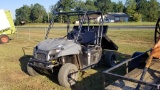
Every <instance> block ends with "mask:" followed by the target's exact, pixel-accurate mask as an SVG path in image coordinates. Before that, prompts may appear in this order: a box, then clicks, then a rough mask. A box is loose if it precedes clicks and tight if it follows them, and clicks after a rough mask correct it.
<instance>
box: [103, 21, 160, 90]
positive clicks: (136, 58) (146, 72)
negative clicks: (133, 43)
mask: <svg viewBox="0 0 160 90" xmlns="http://www.w3.org/2000/svg"><path fill="white" fill-rule="evenodd" d="M159 22H160V18H159V19H158V20H157V23H156V27H155V35H154V41H155V45H154V47H153V48H151V49H149V50H147V51H146V52H135V53H134V54H133V55H132V58H130V59H128V60H125V61H123V62H121V63H119V64H117V65H116V66H114V67H112V68H110V69H108V70H105V71H103V75H104V79H105V76H106V75H107V76H111V77H114V78H117V79H118V80H116V81H115V82H113V83H112V84H110V85H108V86H105V81H104V89H105V90H159V89H160V25H159ZM141 61H143V62H141ZM142 63H143V64H144V65H143V64H142ZM122 65H125V66H126V73H127V74H126V75H119V74H116V73H114V72H112V71H113V70H116V69H117V68H119V67H121V66H122Z"/></svg>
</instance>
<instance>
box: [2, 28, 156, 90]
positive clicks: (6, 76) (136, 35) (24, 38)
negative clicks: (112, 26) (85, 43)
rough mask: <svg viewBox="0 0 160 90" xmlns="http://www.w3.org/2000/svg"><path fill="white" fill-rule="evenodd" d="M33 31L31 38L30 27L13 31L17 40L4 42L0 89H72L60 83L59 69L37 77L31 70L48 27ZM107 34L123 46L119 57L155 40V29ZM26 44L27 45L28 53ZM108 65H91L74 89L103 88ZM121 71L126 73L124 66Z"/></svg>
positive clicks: (56, 34)
mask: <svg viewBox="0 0 160 90" xmlns="http://www.w3.org/2000/svg"><path fill="white" fill-rule="evenodd" d="M30 33H31V34H30V40H29V39H28V30H27V29H25V28H22V30H20V29H19V30H18V35H16V34H15V35H11V38H12V39H13V40H11V41H10V42H9V43H7V44H1V45H0V51H1V53H0V90H70V88H64V87H61V86H59V84H58V80H57V73H54V74H53V75H51V76H46V75H41V76H36V77H31V76H29V75H28V74H27V72H26V64H27V62H28V60H29V58H30V57H32V51H33V47H34V46H35V45H37V43H38V42H39V41H41V40H44V36H45V32H44V29H41V30H40V29H38V30H37V29H31V31H30ZM65 34H66V31H64V30H55V31H53V30H52V31H51V33H50V35H49V37H53V38H54V37H60V36H64V35H65ZM107 35H108V36H109V37H110V38H111V39H112V40H113V41H114V42H115V43H116V44H117V45H118V46H119V50H118V51H117V53H118V60H119V61H122V60H125V59H128V58H130V57H131V55H132V54H133V53H134V52H135V51H141V52H144V51H146V50H148V49H149V48H150V47H152V46H153V43H154V42H153V37H154V30H109V31H108V34H107ZM24 47H25V48H24ZM22 48H24V51H25V56H24V52H23V50H22ZM106 69H107V67H105V66H101V67H97V68H95V69H88V70H86V71H85V73H84V74H83V73H80V77H79V79H78V82H77V84H76V85H75V86H74V87H72V89H73V90H102V89H103V77H102V73H101V72H102V71H103V70H106ZM118 71H120V72H119V73H121V74H124V69H122V70H118ZM106 78H107V77H106ZM112 78H113V77H112ZM112 78H111V79H110V80H111V81H112ZM106 83H107V84H109V83H110V82H109V81H106Z"/></svg>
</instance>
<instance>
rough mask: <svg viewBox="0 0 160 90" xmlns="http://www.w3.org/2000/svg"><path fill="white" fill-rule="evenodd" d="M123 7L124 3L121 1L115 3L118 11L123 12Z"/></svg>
mask: <svg viewBox="0 0 160 90" xmlns="http://www.w3.org/2000/svg"><path fill="white" fill-rule="evenodd" d="M123 9H124V5H123V3H122V1H119V2H118V4H117V10H118V12H123Z"/></svg>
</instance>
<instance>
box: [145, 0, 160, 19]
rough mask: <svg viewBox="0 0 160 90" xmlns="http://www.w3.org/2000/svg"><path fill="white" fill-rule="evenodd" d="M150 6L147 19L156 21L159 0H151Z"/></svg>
mask: <svg viewBox="0 0 160 90" xmlns="http://www.w3.org/2000/svg"><path fill="white" fill-rule="evenodd" d="M148 5H149V7H148V14H147V19H148V21H156V20H157V18H158V9H159V7H158V2H157V0H150V1H149V4H148Z"/></svg>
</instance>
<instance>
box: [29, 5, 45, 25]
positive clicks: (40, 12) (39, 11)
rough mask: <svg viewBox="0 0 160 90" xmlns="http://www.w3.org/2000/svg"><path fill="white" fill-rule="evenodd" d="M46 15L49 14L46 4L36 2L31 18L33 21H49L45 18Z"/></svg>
mask: <svg viewBox="0 0 160 90" xmlns="http://www.w3.org/2000/svg"><path fill="white" fill-rule="evenodd" d="M46 16H47V13H46V10H45V8H44V6H42V5H40V4H38V3H36V4H35V5H34V6H33V8H32V10H31V15H30V18H31V20H32V22H34V23H42V22H46V21H47V20H46V18H45V17H46Z"/></svg>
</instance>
